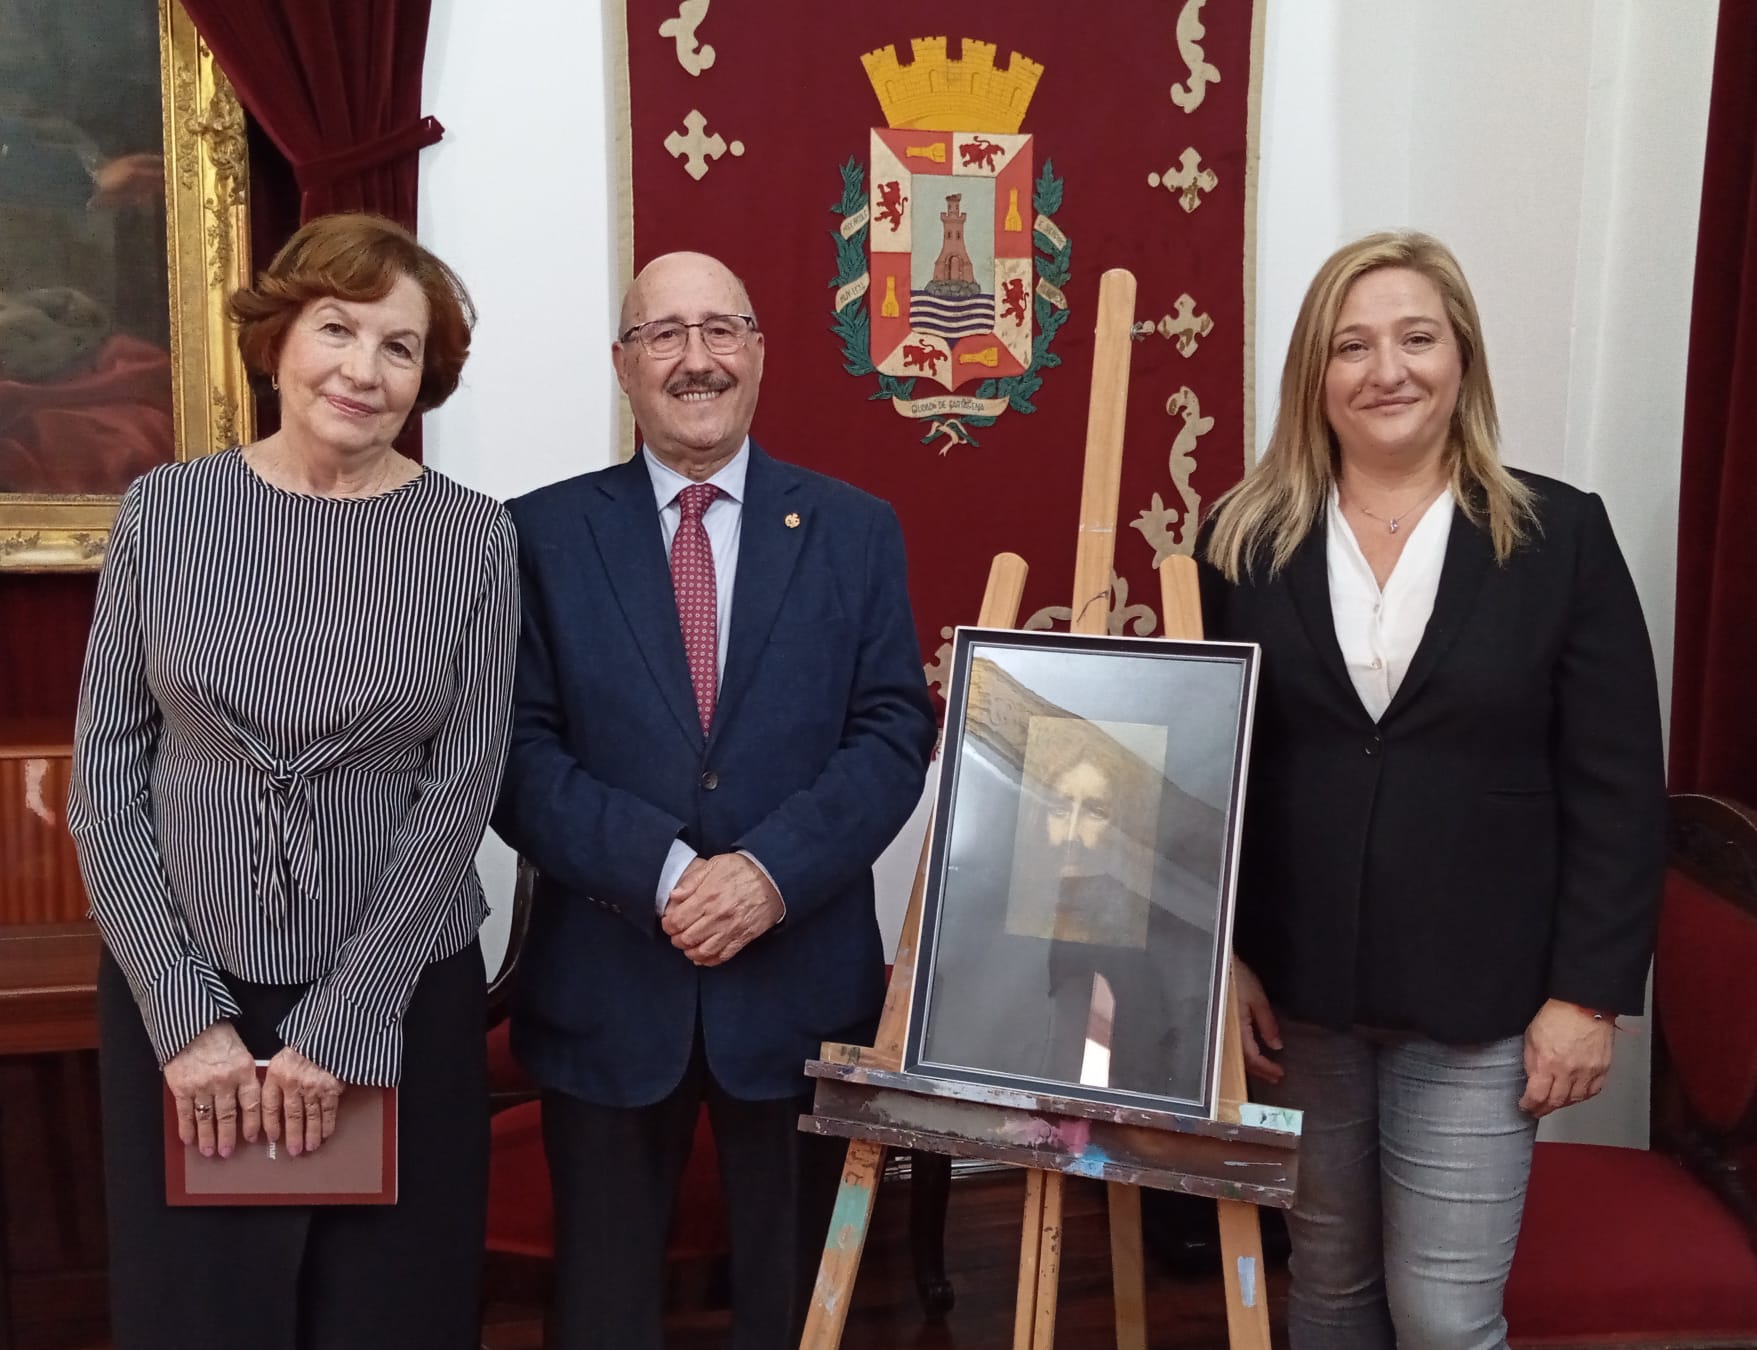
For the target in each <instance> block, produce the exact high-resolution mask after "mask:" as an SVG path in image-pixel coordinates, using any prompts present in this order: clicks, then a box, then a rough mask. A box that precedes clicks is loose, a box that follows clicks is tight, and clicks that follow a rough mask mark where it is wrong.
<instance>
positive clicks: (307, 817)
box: [240, 740, 406, 925]
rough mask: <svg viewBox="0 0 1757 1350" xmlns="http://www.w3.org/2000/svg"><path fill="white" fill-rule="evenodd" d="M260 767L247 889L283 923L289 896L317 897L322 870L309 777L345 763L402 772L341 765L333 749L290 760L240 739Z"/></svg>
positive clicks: (267, 913) (368, 771)
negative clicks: (250, 888) (253, 843)
mask: <svg viewBox="0 0 1757 1350" xmlns="http://www.w3.org/2000/svg"><path fill="white" fill-rule="evenodd" d="M240 743H241V744H243V745H244V747H245V752H246V754H247V755H248V757H249V759H250V761H251V763H252V764H254V765H255V767H256V768H257V769H258V770H260V771H261V772H260V776H259V777H258V778H257V787H256V801H255V807H256V820H255V830H254V833H255V846H254V847H253V849H252V850H251V859H250V873H251V876H250V879H251V886H252V889H253V890H254V891H255V893H256V896H257V899H258V900H259V902H260V903H261V905H262V908H263V913H264V915H265V916H266V917H267V918H268V920H269V922H270V923H272V924H276V925H279V924H281V923H284V922H285V921H286V918H287V914H288V912H289V910H290V909H291V907H292V905H293V903H294V902H295V900H298V901H301V902H305V903H312V902H315V901H317V900H319V899H320V898H321V891H322V869H321V867H320V865H319V859H318V851H317V816H316V812H315V810H314V809H313V806H312V801H311V793H312V781H313V780H314V779H315V778H316V777H317V776H318V775H319V774H321V773H323V772H325V771H327V770H329V769H333V768H336V767H338V766H339V765H346V767H347V769H348V770H349V772H350V773H366V774H373V775H381V776H384V777H392V778H400V777H404V776H406V771H404V770H399V769H395V768H392V767H390V766H388V765H377V766H369V765H361V764H346V756H345V754H343V755H337V754H335V753H334V752H333V751H330V752H328V753H324V752H322V751H318V752H312V751H308V752H306V753H305V754H301V755H299V756H296V757H295V758H293V759H281V758H277V757H276V756H274V755H272V754H270V753H269V752H268V751H267V750H266V749H265V748H264V747H262V746H261V744H260V743H257V744H251V743H249V742H247V741H242V740H241V741H240Z"/></svg>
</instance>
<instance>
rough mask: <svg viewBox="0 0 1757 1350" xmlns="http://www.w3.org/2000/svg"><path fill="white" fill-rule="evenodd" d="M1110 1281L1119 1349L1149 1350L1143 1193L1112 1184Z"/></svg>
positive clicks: (1109, 1194)
mask: <svg viewBox="0 0 1757 1350" xmlns="http://www.w3.org/2000/svg"><path fill="white" fill-rule="evenodd" d="M1105 1193H1106V1197H1107V1199H1108V1200H1109V1202H1110V1279H1111V1284H1112V1286H1113V1287H1114V1289H1115V1293H1116V1350H1147V1274H1146V1267H1145V1263H1144V1261H1143V1260H1142V1256H1141V1192H1140V1188H1139V1187H1135V1186H1128V1185H1124V1184H1123V1183H1121V1182H1117V1181H1112V1182H1110V1183H1108V1184H1107V1185H1106V1186H1105Z"/></svg>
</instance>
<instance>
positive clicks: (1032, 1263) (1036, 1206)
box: [1013, 1170, 1050, 1350]
mask: <svg viewBox="0 0 1757 1350" xmlns="http://www.w3.org/2000/svg"><path fill="white" fill-rule="evenodd" d="M1049 1175H1050V1174H1049V1173H1048V1172H1039V1171H1036V1170H1032V1171H1029V1172H1027V1173H1025V1222H1024V1224H1023V1225H1022V1226H1021V1228H1020V1230H1019V1293H1018V1301H1017V1302H1016V1303H1015V1304H1014V1305H1013V1350H1031V1347H1032V1344H1033V1342H1034V1341H1035V1339H1036V1335H1037V1266H1038V1262H1039V1261H1040V1260H1041V1259H1042V1255H1043V1183H1044V1179H1045V1178H1046V1177H1048V1176H1049Z"/></svg>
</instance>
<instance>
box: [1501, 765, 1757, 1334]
mask: <svg viewBox="0 0 1757 1350" xmlns="http://www.w3.org/2000/svg"><path fill="white" fill-rule="evenodd" d="M1652 1138H1653V1143H1652V1148H1651V1150H1642V1149H1628V1148H1606V1147H1602V1146H1598V1145H1591V1144H1563V1143H1541V1144H1539V1145H1538V1146H1537V1154H1536V1158H1535V1159H1534V1161H1533V1164H1532V1175H1531V1189H1530V1192H1529V1194H1528V1197H1527V1199H1526V1206H1525V1224H1524V1228H1523V1231H1522V1232H1521V1235H1520V1238H1519V1250H1518V1254H1517V1256H1516V1257H1515V1259H1514V1262H1513V1273H1512V1278H1511V1279H1510V1281H1509V1282H1508V1286H1507V1300H1506V1308H1507V1320H1508V1323H1509V1327H1510V1332H1511V1335H1510V1340H1511V1343H1512V1344H1513V1345H1514V1346H1517V1347H1522V1348H1526V1350H1535V1348H1536V1347H1564V1346H1566V1347H1587V1346H1611V1345H1614V1346H1618V1347H1631V1346H1650V1347H1661V1346H1665V1347H1673V1348H1674V1350H1675V1348H1676V1347H1686V1346H1687V1347H1711V1346H1715V1347H1718V1346H1751V1345H1757V1203H1754V1202H1753V1198H1752V1186H1751V1177H1752V1173H1753V1171H1754V1170H1757V814H1754V813H1753V812H1752V811H1751V810H1750V809H1748V808H1746V807H1742V806H1737V805H1735V804H1733V803H1731V802H1727V801H1722V800H1720V799H1718V798H1714V797H1702V796H1675V797H1673V798H1672V800H1671V839H1670V866H1669V869H1668V871H1667V875H1666V890H1665V899H1664V902H1663V905H1662V908H1661V912H1660V923H1659V938H1658V945H1657V950H1656V954H1655V957H1654V975H1653V1105H1652Z"/></svg>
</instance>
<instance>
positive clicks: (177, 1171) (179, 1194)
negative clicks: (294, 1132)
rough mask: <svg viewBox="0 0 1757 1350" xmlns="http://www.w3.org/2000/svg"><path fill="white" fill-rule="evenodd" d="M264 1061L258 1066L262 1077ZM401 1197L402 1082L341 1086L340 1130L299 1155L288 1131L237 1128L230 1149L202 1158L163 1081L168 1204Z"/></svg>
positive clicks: (364, 1201)
mask: <svg viewBox="0 0 1757 1350" xmlns="http://www.w3.org/2000/svg"><path fill="white" fill-rule="evenodd" d="M267 1068H268V1066H267V1065H266V1064H258V1065H257V1066H256V1075H257V1077H258V1078H261V1077H262V1076H263V1074H264V1072H265V1071H266V1070H267ZM396 1202H397V1090H396V1089H395V1088H378V1087H354V1086H350V1087H349V1088H348V1089H347V1090H346V1091H344V1092H343V1093H342V1101H341V1105H340V1107H339V1108H338V1109H337V1111H336V1128H335V1133H334V1134H332V1135H331V1136H330V1137H329V1138H328V1139H326V1140H324V1141H323V1147H322V1148H320V1149H318V1150H317V1151H316V1152H315V1153H303V1152H301V1153H300V1154H299V1155H298V1156H297V1157H295V1156H293V1154H291V1153H289V1152H288V1151H287V1144H286V1139H285V1137H284V1136H283V1138H282V1140H281V1142H280V1143H279V1144H271V1143H270V1142H269V1140H268V1136H267V1135H266V1134H258V1135H257V1138H256V1142H255V1143H254V1144H251V1143H246V1142H245V1140H244V1138H243V1136H242V1135H240V1136H239V1139H238V1144H237V1147H236V1148H234V1149H233V1150H232V1156H231V1157H229V1158H222V1157H220V1156H219V1154H217V1153H216V1154H215V1155H214V1156H213V1157H211V1158H204V1157H203V1156H202V1154H201V1149H200V1148H199V1147H198V1146H196V1145H194V1144H187V1145H186V1144H184V1142H183V1141H182V1140H181V1139H180V1138H178V1136H177V1103H176V1100H175V1099H174V1098H173V1097H172V1096H171V1090H170V1088H169V1087H167V1088H166V1089H165V1203H166V1204H168V1205H394V1204H395V1203H396Z"/></svg>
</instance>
